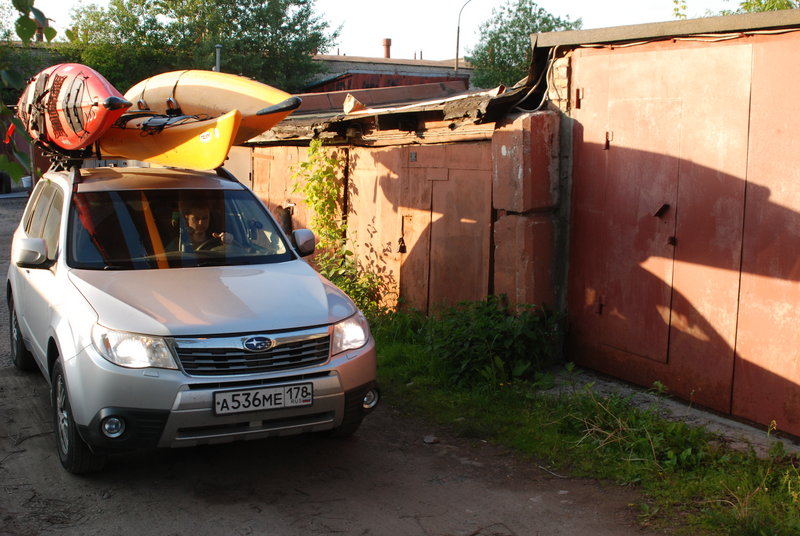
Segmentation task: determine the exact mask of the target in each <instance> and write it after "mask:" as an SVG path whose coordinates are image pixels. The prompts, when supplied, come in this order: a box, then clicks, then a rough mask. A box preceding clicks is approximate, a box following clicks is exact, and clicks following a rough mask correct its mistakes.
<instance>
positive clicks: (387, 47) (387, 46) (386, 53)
mask: <svg viewBox="0 0 800 536" xmlns="http://www.w3.org/2000/svg"><path fill="white" fill-rule="evenodd" d="M391 50H392V40H391V39H384V40H383V57H384V58H391V57H392V52H391Z"/></svg>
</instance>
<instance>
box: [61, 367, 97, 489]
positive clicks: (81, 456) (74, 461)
mask: <svg viewBox="0 0 800 536" xmlns="http://www.w3.org/2000/svg"><path fill="white" fill-rule="evenodd" d="M50 385H51V390H50V393H51V396H50V402H51V404H52V406H53V426H54V427H55V437H56V450H58V458H59V460H61V465H63V466H64V469H66V470H67V471H69V472H70V473H73V474H84V473H92V472H95V471H99V470H100V469H102V468H103V467H104V466H105V463H106V456H105V454H103V453H100V452H96V451H94V450H92V448H91V447H90V446H89V445H87V444H86V442H85V441H84V440H83V438H81V436H80V434H79V433H78V427H77V426H76V425H75V420H74V419H73V418H72V407H71V406H70V403H69V394H68V393H67V382H66V380H65V379H64V368H63V366H62V365H61V360H60V359H59V360H57V361H56V364H55V365H54V366H53V374H52V382H51V384H50Z"/></svg>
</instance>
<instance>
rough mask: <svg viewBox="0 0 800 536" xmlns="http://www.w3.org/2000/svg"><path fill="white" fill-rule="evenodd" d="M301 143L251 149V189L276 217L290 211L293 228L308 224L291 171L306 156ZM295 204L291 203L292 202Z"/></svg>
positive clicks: (303, 204)
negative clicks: (298, 145) (300, 145)
mask: <svg viewBox="0 0 800 536" xmlns="http://www.w3.org/2000/svg"><path fill="white" fill-rule="evenodd" d="M306 153H307V150H306V149H305V148H303V147H255V148H254V149H253V190H254V191H255V192H256V194H258V196H259V197H261V199H263V200H264V201H265V203H266V204H267V206H268V207H269V209H270V210H271V211H272V213H273V214H274V215H275V217H276V218H278V219H279V220H281V219H283V218H284V217H287V216H286V210H287V209H289V212H290V213H291V221H292V228H293V229H299V228H302V227H308V226H309V225H310V223H311V222H310V215H309V213H308V209H307V207H306V204H305V200H304V198H303V195H302V193H300V192H295V191H294V182H295V180H294V178H293V177H292V176H293V174H294V173H295V172H296V171H297V166H298V164H299V162H300V161H301V160H305V159H306V158H307V155H306ZM292 204H294V206H291V205H292Z"/></svg>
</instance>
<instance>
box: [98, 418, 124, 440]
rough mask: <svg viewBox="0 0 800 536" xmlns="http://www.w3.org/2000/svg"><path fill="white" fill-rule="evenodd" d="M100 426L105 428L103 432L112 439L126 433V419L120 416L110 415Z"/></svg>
mask: <svg viewBox="0 0 800 536" xmlns="http://www.w3.org/2000/svg"><path fill="white" fill-rule="evenodd" d="M100 427H101V428H102V430H103V434H105V436H106V437H110V438H111V439H116V438H118V437H119V436H121V435H122V434H124V433H125V421H124V420H122V419H121V418H120V417H108V418H106V419H103V423H102V424H101V425H100Z"/></svg>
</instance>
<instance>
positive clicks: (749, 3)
mask: <svg viewBox="0 0 800 536" xmlns="http://www.w3.org/2000/svg"><path fill="white" fill-rule="evenodd" d="M798 7H800V2H798V0H742V1H741V2H739V7H738V9H735V10H730V9H726V10H723V11H721V12H720V13H719V14H720V15H739V14H742V13H760V12H763V11H779V10H781V9H796V8H798Z"/></svg>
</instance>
